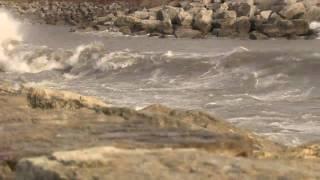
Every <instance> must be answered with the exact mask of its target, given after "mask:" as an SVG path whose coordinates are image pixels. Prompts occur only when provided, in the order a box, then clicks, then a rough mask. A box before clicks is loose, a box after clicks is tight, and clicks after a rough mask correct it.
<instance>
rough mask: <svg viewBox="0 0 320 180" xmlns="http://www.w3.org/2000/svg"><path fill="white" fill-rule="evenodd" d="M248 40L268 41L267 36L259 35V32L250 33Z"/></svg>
mask: <svg viewBox="0 0 320 180" xmlns="http://www.w3.org/2000/svg"><path fill="white" fill-rule="evenodd" d="M249 38H250V39H251V40H267V39H269V38H268V36H266V35H264V34H262V33H260V32H257V31H252V32H251V33H250V34H249Z"/></svg>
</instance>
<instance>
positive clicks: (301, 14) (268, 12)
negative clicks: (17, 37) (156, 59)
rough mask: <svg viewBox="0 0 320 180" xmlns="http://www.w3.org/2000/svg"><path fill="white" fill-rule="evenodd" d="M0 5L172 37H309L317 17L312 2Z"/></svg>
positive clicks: (55, 19)
mask: <svg viewBox="0 0 320 180" xmlns="http://www.w3.org/2000/svg"><path fill="white" fill-rule="evenodd" d="M142 4H143V3H142ZM2 6H5V7H7V8H9V9H13V11H14V12H16V14H18V15H20V16H22V17H29V18H31V19H33V20H35V21H36V22H42V23H47V24H69V25H73V26H76V27H77V29H78V30H108V31H120V32H122V33H124V34H130V35H143V34H148V33H149V34H150V33H151V34H152V36H154V35H159V36H161V37H164V36H165V35H175V37H178V38H180V37H190V38H196V37H201V38H203V37H204V36H210V35H211V36H218V37H232V38H239V37H240V38H250V35H251V34H252V32H257V33H260V34H264V35H265V36H266V37H267V38H289V39H290V38H294V39H295V38H298V37H306V38H310V37H314V34H315V32H314V31H312V29H310V28H309V24H310V23H311V22H313V21H319V18H320V9H319V8H320V7H319V6H320V3H319V1H318V0H303V1H296V0H271V1H270V0H237V1H231V0H225V1H220V0H204V1H200V0H190V1H172V2H169V1H167V3H166V4H163V5H162V6H157V7H152V8H149V9H146V8H145V6H142V5H141V6H140V7H139V6H138V7H137V6H134V7H132V6H130V5H128V4H126V3H123V1H121V2H119V3H113V4H111V5H110V4H105V5H101V4H99V5H96V4H95V3H94V2H92V1H91V2H78V3H75V2H67V1H59V2H58V1H57V2H52V1H50V2H46V1H44V2H43V1H33V2H32V3H14V2H12V1H5V0H4V1H3V3H2ZM176 29H178V31H177V33H176V32H175V31H176ZM182 29H183V31H184V32H188V34H194V33H195V31H193V30H199V31H201V33H202V36H198V35H181V36H180V35H177V34H181V30H182ZM186 29H190V30H186ZM184 34H186V33H184ZM253 34H255V33H253ZM267 38H252V39H267Z"/></svg>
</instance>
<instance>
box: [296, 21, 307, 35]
mask: <svg viewBox="0 0 320 180" xmlns="http://www.w3.org/2000/svg"><path fill="white" fill-rule="evenodd" d="M292 23H293V26H294V29H295V33H296V35H308V34H310V28H309V23H308V22H307V21H306V20H305V19H294V20H292Z"/></svg>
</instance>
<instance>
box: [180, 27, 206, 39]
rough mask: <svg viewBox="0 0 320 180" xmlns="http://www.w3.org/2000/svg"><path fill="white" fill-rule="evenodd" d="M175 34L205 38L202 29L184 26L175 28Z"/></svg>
mask: <svg viewBox="0 0 320 180" xmlns="http://www.w3.org/2000/svg"><path fill="white" fill-rule="evenodd" d="M174 35H175V36H176V37H177V38H203V34H202V33H201V31H199V30H194V29H190V28H184V27H178V28H177V29H176V30H175V32H174Z"/></svg>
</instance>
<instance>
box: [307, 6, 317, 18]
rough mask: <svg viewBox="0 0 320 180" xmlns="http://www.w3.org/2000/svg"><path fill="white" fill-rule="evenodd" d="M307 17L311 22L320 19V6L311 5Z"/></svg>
mask: <svg viewBox="0 0 320 180" xmlns="http://www.w3.org/2000/svg"><path fill="white" fill-rule="evenodd" d="M306 19H307V20H308V21H309V22H312V21H320V7H316V6H313V7H310V9H309V10H308V12H307V15H306Z"/></svg>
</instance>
